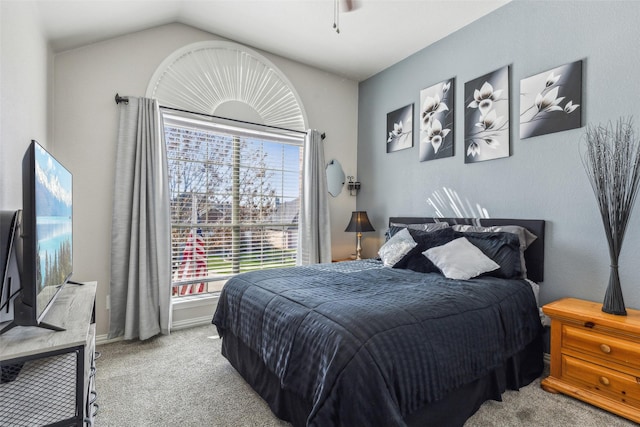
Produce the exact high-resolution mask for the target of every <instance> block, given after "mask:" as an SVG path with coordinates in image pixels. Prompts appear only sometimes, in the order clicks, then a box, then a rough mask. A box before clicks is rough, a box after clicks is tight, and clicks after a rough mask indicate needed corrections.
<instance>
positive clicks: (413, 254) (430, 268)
mask: <svg viewBox="0 0 640 427" xmlns="http://www.w3.org/2000/svg"><path fill="white" fill-rule="evenodd" d="M409 233H410V234H411V237H413V240H414V241H415V242H416V243H417V245H416V247H414V248H413V249H411V250H410V251H409V252H408V253H407V254H406V255H405V256H404V257H403V258H402V259H401V260H400V261H398V262H397V263H396V264H395V265H394V266H393V268H405V269H408V270H413V271H417V272H420V273H439V272H440V270H438V267H436V266H435V265H433V263H432V262H431V261H430V260H429V258H426V257H425V256H424V255H422V252H424V251H425V250H427V249H429V248H433V247H435V246H440V245H444V244H445V243H449V242H450V241H452V240H453V239H454V238H455V237H454V236H453V229H452V228H450V227H447V228H443V229H442V230H438V231H432V232H426V231H420V230H412V229H409Z"/></svg>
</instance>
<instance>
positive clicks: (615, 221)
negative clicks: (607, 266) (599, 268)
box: [582, 118, 640, 315]
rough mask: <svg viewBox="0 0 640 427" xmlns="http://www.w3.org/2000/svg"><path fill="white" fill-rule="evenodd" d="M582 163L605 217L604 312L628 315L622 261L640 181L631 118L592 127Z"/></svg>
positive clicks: (639, 147) (637, 144) (639, 144)
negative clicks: (607, 261)
mask: <svg viewBox="0 0 640 427" xmlns="http://www.w3.org/2000/svg"><path fill="white" fill-rule="evenodd" d="M585 136H586V144H585V145H586V150H585V152H584V154H583V156H582V163H583V165H584V168H585V171H586V172H587V176H588V178H589V181H590V183H591V187H592V188H593V192H594V194H595V196H596V201H597V203H598V209H599V210H600V215H601V216H602V223H603V225H604V230H605V234H606V237H607V242H608V244H609V256H610V258H611V271H610V276H609V285H608V287H607V291H606V293H605V298H604V303H603V307H602V311H604V312H606V313H611V314H619V315H626V309H625V306H624V299H623V297H622V289H621V287H620V276H619V274H618V259H619V256H620V251H621V249H622V242H623V240H624V235H625V231H626V229H627V224H628V223H629V217H630V216H631V211H632V209H633V205H634V202H635V200H636V196H637V194H638V183H639V182H640V141H639V140H638V139H637V137H636V134H635V131H634V129H633V125H632V119H631V118H620V119H618V121H617V122H616V123H615V125H614V124H612V123H608V124H606V125H590V126H587V131H586V135H585Z"/></svg>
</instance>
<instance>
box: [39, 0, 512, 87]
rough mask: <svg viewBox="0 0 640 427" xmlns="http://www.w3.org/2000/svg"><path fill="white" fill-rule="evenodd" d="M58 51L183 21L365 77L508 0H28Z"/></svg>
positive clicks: (282, 53)
mask: <svg viewBox="0 0 640 427" xmlns="http://www.w3.org/2000/svg"><path fill="white" fill-rule="evenodd" d="M27 1H32V2H33V3H35V4H36V7H37V9H38V11H39V14H40V18H41V20H42V25H43V29H44V33H45V36H46V37H47V38H48V39H49V40H50V41H51V45H52V47H53V49H54V51H56V52H59V51H64V50H67V49H73V48H76V47H79V46H82V45H85V44H89V43H94V42H97V41H101V40H105V39H108V38H112V37H116V36H120V35H123V34H126V33H130V32H135V31H140V30H144V29H147V28H151V27H154V26H158V25H162V24H168V23H173V22H179V23H183V24H186V25H190V26H192V27H195V28H199V29H201V30H204V31H207V32H210V33H213V34H216V35H218V36H221V37H224V38H228V39H231V40H234V41H236V42H239V43H242V44H245V45H248V46H251V47H254V48H258V49H262V50H265V51H267V52H271V53H274V54H277V55H280V56H283V57H286V58H290V59H293V60H296V61H299V62H302V63H305V64H308V65H311V66H314V67H317V68H320V69H324V70H327V71H331V72H333V73H337V74H340V75H344V76H346V77H348V78H351V79H353V80H357V81H361V80H364V79H366V78H368V77H370V76H372V75H374V74H376V73H377V72H379V71H382V70H383V69H385V68H387V67H389V66H390V65H392V64H394V63H396V62H398V61H400V60H402V59H404V58H406V57H407V56H410V55H411V54H413V53H415V52H417V51H419V50H420V49H422V48H424V47H426V46H428V45H430V44H433V43H435V42H436V41H438V40H439V39H441V38H443V37H446V36H447V35H449V34H451V33H453V32H455V31H456V30H458V29H460V28H462V27H464V26H465V25H467V24H469V23H471V22H473V21H475V20H477V19H479V18H481V17H482V16H484V15H486V14H488V13H490V12H492V11H493V10H495V9H497V8H498V7H500V6H502V5H504V4H505V3H507V2H509V1H510V0H351V1H350V3H351V4H353V6H354V7H353V8H352V9H351V10H350V11H348V10H346V7H347V3H346V1H347V0H338V10H339V14H338V18H339V19H338V22H337V23H338V25H339V29H340V32H339V33H338V32H336V31H335V29H334V28H333V24H334V21H335V17H336V13H335V5H336V3H335V1H334V0H83V1H79V0H27Z"/></svg>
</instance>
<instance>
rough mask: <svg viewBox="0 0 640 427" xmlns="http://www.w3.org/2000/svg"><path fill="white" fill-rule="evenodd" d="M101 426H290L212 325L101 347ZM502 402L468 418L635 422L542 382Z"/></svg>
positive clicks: (506, 422) (519, 422) (495, 422)
mask: <svg viewBox="0 0 640 427" xmlns="http://www.w3.org/2000/svg"><path fill="white" fill-rule="evenodd" d="M97 350H98V351H99V352H100V353H101V356H100V358H99V359H98V361H97V368H98V371H97V374H96V384H97V390H98V403H99V405H100V409H99V412H98V416H97V418H96V420H95V426H96V427H106V426H113V427H125V426H135V427H145V426H181V427H183V426H199V427H203V426H222V427H227V426H234V427H249V426H256V427H258V426H259V427H274V426H281V427H282V426H289V424H288V423H285V422H283V421H281V420H279V419H277V418H276V417H275V416H273V414H272V413H271V411H270V410H269V407H268V406H267V405H266V403H265V402H264V401H263V400H262V399H261V398H260V397H259V396H258V395H257V394H256V393H255V392H254V391H253V390H252V389H251V388H250V387H249V386H248V385H247V384H246V383H245V382H244V380H243V379H242V378H241V377H240V376H239V375H238V374H237V372H236V371H235V370H234V369H233V368H232V367H231V365H229V363H228V362H227V361H226V359H224V358H223V357H222V355H221V354H220V340H219V339H218V338H217V337H216V331H215V328H214V327H213V326H200V327H196V328H191V329H186V330H182V331H177V332H173V333H172V334H171V335H170V336H162V337H157V338H154V339H151V340H148V341H146V342H142V343H141V342H126V341H123V342H117V343H113V344H107V345H101V346H98V348H97ZM503 399H504V400H503V402H493V401H489V402H486V403H485V404H484V405H483V406H482V407H481V408H480V410H479V411H478V412H477V413H476V414H475V415H474V416H473V417H472V418H471V419H469V421H468V422H467V423H466V424H465V427H480V426H483V427H484V426H505V427H507V426H508V427H517V426H549V427H552V426H554V427H555V426H562V427H572V426H575V427H590V426H594V427H595V426H598V427H602V426H607V427H623V426H634V425H636V424H634V423H632V422H630V421H627V420H624V419H622V418H619V417H617V416H615V415H611V414H609V413H606V412H604V411H601V410H599V409H597V408H594V407H592V406H590V405H586V404H583V403H582V402H579V401H577V400H575V399H572V398H569V397H566V396H562V395H553V394H549V393H546V392H544V391H543V390H542V389H541V388H540V385H539V381H536V382H535V383H533V384H531V385H529V386H527V387H525V388H523V389H522V390H520V391H519V392H506V393H505V394H504V395H503Z"/></svg>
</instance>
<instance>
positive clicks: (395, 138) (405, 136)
mask: <svg viewBox="0 0 640 427" xmlns="http://www.w3.org/2000/svg"><path fill="white" fill-rule="evenodd" d="M411 147H413V104H409V105H407V106H405V107H402V108H398V109H397V110H395V111H392V112H390V113H388V114H387V153H392V152H394V151H398V150H404V149H405V148H411Z"/></svg>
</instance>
